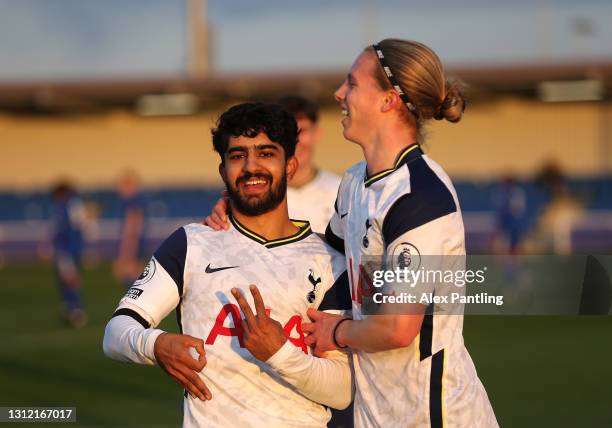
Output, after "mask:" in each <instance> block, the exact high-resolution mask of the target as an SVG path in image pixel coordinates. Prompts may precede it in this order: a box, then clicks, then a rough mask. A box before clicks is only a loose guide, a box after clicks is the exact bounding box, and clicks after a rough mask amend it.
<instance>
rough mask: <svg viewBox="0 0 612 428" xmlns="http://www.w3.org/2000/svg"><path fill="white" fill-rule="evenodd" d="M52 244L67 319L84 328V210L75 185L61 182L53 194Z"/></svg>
mask: <svg viewBox="0 0 612 428" xmlns="http://www.w3.org/2000/svg"><path fill="white" fill-rule="evenodd" d="M51 199H52V212H51V244H52V249H53V255H52V257H53V263H54V265H55V271H56V275H57V280H58V284H59V289H60V293H61V297H62V302H63V305H64V319H65V320H66V322H68V323H69V324H70V325H71V326H73V327H83V326H84V325H85V324H86V323H87V314H86V313H85V311H84V310H83V304H82V301H81V274H80V270H81V258H82V255H83V227H84V224H85V209H84V206H83V203H82V201H81V199H80V198H78V197H77V195H76V192H75V190H74V188H73V187H72V185H70V184H69V183H68V182H64V181H63V182H60V183H58V184H57V185H56V186H54V188H53V189H52V191H51Z"/></svg>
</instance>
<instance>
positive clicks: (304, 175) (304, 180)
mask: <svg viewBox="0 0 612 428" xmlns="http://www.w3.org/2000/svg"><path fill="white" fill-rule="evenodd" d="M317 172H318V171H317V169H316V168H315V166H314V165H313V164H308V165H300V167H299V168H298V170H297V171H296V173H295V175H294V176H293V178H292V179H291V180H290V181H289V186H291V187H294V188H299V187H302V186H305V185H307V184H308V183H310V182H311V181H312V180H314V179H315V177H316V176H317Z"/></svg>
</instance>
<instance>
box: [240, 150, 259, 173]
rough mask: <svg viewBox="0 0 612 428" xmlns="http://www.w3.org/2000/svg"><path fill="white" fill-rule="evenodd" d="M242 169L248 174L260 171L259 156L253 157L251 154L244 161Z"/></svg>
mask: <svg viewBox="0 0 612 428" xmlns="http://www.w3.org/2000/svg"><path fill="white" fill-rule="evenodd" d="M242 169H243V170H244V171H248V172H255V171H257V170H258V169H259V162H258V159H257V156H253V155H252V154H251V153H249V154H248V155H247V156H246V157H245V159H244V164H243V165H242Z"/></svg>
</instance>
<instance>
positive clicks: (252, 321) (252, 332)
mask: <svg viewBox="0 0 612 428" xmlns="http://www.w3.org/2000/svg"><path fill="white" fill-rule="evenodd" d="M249 288H250V289H251V294H252V295H253V300H254V302H255V310H256V314H253V311H252V310H251V307H250V306H249V303H248V302H247V301H246V299H245V298H244V296H243V295H242V292H241V291H240V290H238V289H237V288H232V294H233V295H234V298H235V299H236V301H237V302H238V305H240V309H242V313H243V314H244V316H245V319H244V320H242V329H243V331H244V333H243V336H242V337H243V339H244V346H245V347H246V348H247V349H248V350H249V352H250V353H251V354H253V356H254V357H255V358H257V359H258V360H260V361H267V360H268V359H269V358H270V357H271V356H272V355H274V354H275V353H276V352H277V351H278V350H279V349H280V348H281V347H282V346H283V345H284V344H285V342H286V341H287V336H285V330H284V329H283V326H282V325H281V324H280V323H279V322H278V321H276V320H273V319H272V318H270V317H269V316H268V314H267V313H266V306H265V304H264V301H263V298H262V297H261V294H260V293H259V289H258V288H257V287H256V286H255V285H253V284H251V285H250V286H249Z"/></svg>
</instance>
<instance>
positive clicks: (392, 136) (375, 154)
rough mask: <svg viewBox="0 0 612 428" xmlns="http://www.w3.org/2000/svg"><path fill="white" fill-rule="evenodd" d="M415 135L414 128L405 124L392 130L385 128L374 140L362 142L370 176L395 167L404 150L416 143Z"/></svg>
mask: <svg viewBox="0 0 612 428" xmlns="http://www.w3.org/2000/svg"><path fill="white" fill-rule="evenodd" d="M385 129H386V130H387V132H385V131H384V130H385ZM415 137H416V135H415V132H414V130H413V129H411V128H408V127H405V126H404V127H398V128H395V129H391V130H390V129H389V128H384V129H383V131H382V132H381V133H380V134H379V135H376V138H375V139H374V140H373V141H372V142H369V143H368V144H362V145H361V149H362V150H363V156H364V158H365V160H366V163H367V166H366V168H367V172H368V176H370V177H371V176H372V175H375V174H378V173H379V172H381V171H385V170H387V169H391V168H393V167H394V166H395V162H396V161H397V157H398V156H399V154H400V153H401V152H402V150H403V149H405V148H406V147H408V146H409V145H411V144H414V143H416V138H415Z"/></svg>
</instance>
